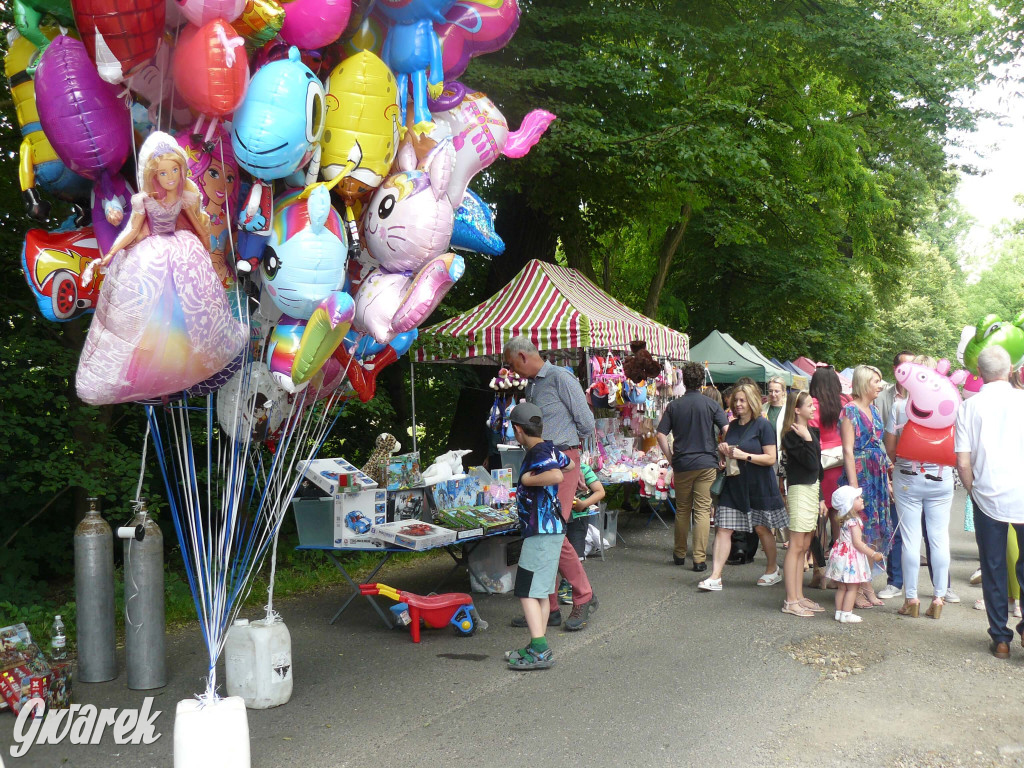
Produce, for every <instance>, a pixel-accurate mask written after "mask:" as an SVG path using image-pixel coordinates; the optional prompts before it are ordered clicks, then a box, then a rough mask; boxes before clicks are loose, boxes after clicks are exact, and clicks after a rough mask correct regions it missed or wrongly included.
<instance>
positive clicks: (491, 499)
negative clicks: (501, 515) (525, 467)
mask: <svg viewBox="0 0 1024 768" xmlns="http://www.w3.org/2000/svg"><path fill="white" fill-rule="evenodd" d="M512 485H513V483H512V468H511V467H502V468H501V469H492V470H491V483H490V485H488V486H487V490H486V493H485V498H486V500H487V503H488V504H489V505H490V506H492V507H507V506H508V505H509V504H511V503H512Z"/></svg>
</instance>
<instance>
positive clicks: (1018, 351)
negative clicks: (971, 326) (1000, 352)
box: [964, 312, 1024, 374]
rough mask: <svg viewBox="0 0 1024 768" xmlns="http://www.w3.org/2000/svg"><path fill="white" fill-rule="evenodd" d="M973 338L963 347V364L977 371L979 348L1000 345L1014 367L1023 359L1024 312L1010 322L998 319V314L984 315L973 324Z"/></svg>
mask: <svg viewBox="0 0 1024 768" xmlns="http://www.w3.org/2000/svg"><path fill="white" fill-rule="evenodd" d="M975 328H977V330H976V331H975V333H974V338H973V339H971V340H970V341H969V342H967V346H966V347H965V348H964V365H965V366H966V367H967V369H968V370H970V371H971V372H972V373H975V374H977V373H978V355H979V354H980V353H981V350H983V349H986V348H988V347H991V346H996V345H998V346H1000V347H1002V348H1003V349H1005V350H1006V351H1007V352H1008V353H1009V354H1010V365H1011V366H1012V367H1014V368H1016V367H1017V366H1018V365H1020V364H1021V362H1022V361H1024V312H1021V313H1020V314H1019V315H1017V317H1016V319H1015V320H1013V321H1012V322H1010V321H1007V320H1000V319H999V315H986V316H985V317H984V318H983V319H982V320H981V321H979V322H978V324H977V325H976V326H975Z"/></svg>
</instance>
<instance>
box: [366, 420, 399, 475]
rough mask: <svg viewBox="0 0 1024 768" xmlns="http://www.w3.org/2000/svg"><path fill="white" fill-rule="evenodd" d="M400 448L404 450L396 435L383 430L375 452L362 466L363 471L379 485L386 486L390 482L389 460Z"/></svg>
mask: <svg viewBox="0 0 1024 768" xmlns="http://www.w3.org/2000/svg"><path fill="white" fill-rule="evenodd" d="M400 450H402V446H401V444H400V443H399V442H398V440H396V439H395V436H394V435H392V434H389V433H387V432H381V433H380V434H379V435H377V441H376V443H374V448H373V453H371V454H370V458H369V459H368V460H367V462H366V463H365V464H364V465H363V466H362V467H361V469H362V471H363V472H364V473H365V474H367V475H368V476H369V477H370V478H371V479H373V480H374V481H376V483H377V485H378V486H380V487H381V488H386V487H387V484H388V462H389V461H390V460H391V456H392V454H395V453H398V452H399V451H400Z"/></svg>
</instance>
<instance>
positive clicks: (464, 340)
mask: <svg viewBox="0 0 1024 768" xmlns="http://www.w3.org/2000/svg"><path fill="white" fill-rule="evenodd" d="M517 335H523V336H527V337H528V338H529V339H530V340H531V341H532V342H533V343H534V344H536V345H537V349H539V350H540V351H541V352H542V353H546V354H547V355H548V356H549V357H569V356H570V354H569V353H571V352H572V351H573V350H580V349H608V350H619V351H628V350H629V342H631V341H633V340H635V339H640V340H642V341H646V342H647V349H648V351H649V352H650V353H651V354H652V355H654V357H656V358H668V359H670V360H677V361H681V360H688V359H689V357H688V353H689V337H688V336H687V335H686V334H685V333H680V332H679V331H675V330H673V329H671V328H669V327H667V326H664V325H661V324H660V323H656V322H654V321H653V320H651V319H650V318H648V317H645V316H644V315H642V314H640V313H639V312H637V311H636V310H634V309H630V308H629V307H627V306H626V305H625V304H623V303H622V302H620V301H617V300H615V299H613V298H612V297H611V296H609V295H608V294H607V293H605V292H604V291H602V290H601V289H600V288H598V287H597V286H596V285H594V284H593V283H592V282H590V280H588V279H587V278H585V277H584V276H583V275H582V274H580V273H579V272H577V271H576V270H575V269H570V268H568V267H560V266H558V265H556V264H548V263H546V262H543V261H538V260H537V259H534V260H532V261H530V262H529V263H528V264H527V265H526V266H525V267H523V269H522V271H521V272H520V273H519V274H518V275H516V276H515V278H513V279H512V281H511V282H510V283H509V284H508V285H506V286H505V287H504V288H502V289H501V290H500V291H498V293H496V294H495V295H494V296H492V297H491V298H489V299H487V301H484V302H482V303H481V304H478V305H477V306H475V307H473V308H472V309H470V310H467V311H466V312H463V313H462V314H461V315H456V316H455V317H452V318H450V319H448V320H445V321H444V322H443V323H439V324H437V325H434V326H431V327H430V328H426V329H424V330H421V331H420V336H421V338H423V339H424V340H425V341H431V340H436V341H437V342H438V346H440V347H441V348H444V349H448V348H449V347H450V348H451V349H452V350H453V351H450V352H449V353H447V354H444V353H430V352H428V351H426V350H425V349H423V348H420V349H419V350H418V351H417V354H416V361H417V362H420V363H424V362H427V363H431V362H435V363H445V362H471V363H481V364H490V365H500V364H501V350H502V347H503V346H504V344H505V342H506V341H508V340H509V339H510V338H512V337H513V336H517ZM427 346H428V348H430V347H431V345H429V344H428V345H427Z"/></svg>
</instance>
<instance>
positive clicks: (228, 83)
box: [174, 19, 249, 117]
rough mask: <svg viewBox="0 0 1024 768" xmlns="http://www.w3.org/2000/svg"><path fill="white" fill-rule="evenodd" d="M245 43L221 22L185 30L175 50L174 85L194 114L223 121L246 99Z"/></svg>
mask: <svg viewBox="0 0 1024 768" xmlns="http://www.w3.org/2000/svg"><path fill="white" fill-rule="evenodd" d="M244 46H245V41H244V40H243V39H242V38H241V37H239V35H238V33H237V32H236V31H235V30H234V29H233V28H232V27H231V25H230V24H228V23H227V22H226V21H224V20H223V19H215V20H213V21H211V22H209V23H207V24H204V25H203V26H202V27H199V28H196V27H195V26H193V25H192V24H189V25H188V27H186V29H185V31H184V32H182V33H181V37H180V38H179V39H178V44H177V45H176V46H175V48H174V84H175V85H176V86H177V88H178V92H179V93H180V94H181V95H182V96H183V97H184V99H185V102H186V103H187V104H188V105H189V107H191V108H192V109H193V110H195V111H196V112H199V113H200V114H203V115H209V116H211V117H226V116H227V115H230V114H231V113H232V112H234V111H235V108H236V107H237V106H238V105H239V104H241V102H242V99H243V98H244V97H245V89H246V87H247V86H248V84H249V60H248V58H247V57H246V52H245V47H244Z"/></svg>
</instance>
